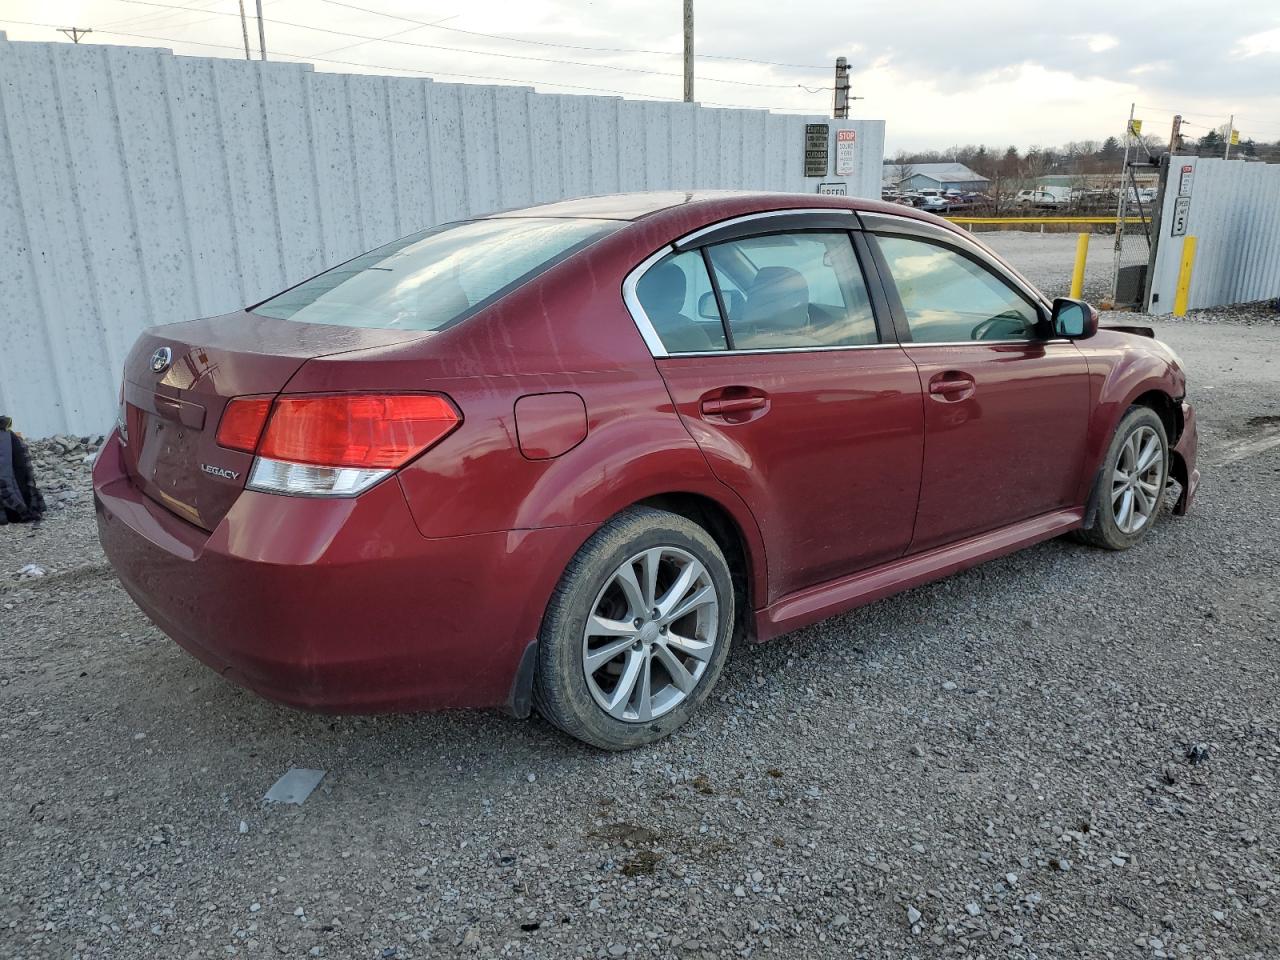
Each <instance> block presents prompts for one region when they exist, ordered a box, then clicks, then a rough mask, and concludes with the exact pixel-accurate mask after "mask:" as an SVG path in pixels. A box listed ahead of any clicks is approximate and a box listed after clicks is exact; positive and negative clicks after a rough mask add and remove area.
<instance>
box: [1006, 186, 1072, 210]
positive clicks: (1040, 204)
mask: <svg viewBox="0 0 1280 960" xmlns="http://www.w3.org/2000/svg"><path fill="white" fill-rule="evenodd" d="M1013 202H1014V204H1015V205H1017V206H1019V207H1030V208H1033V209H1036V210H1056V209H1058V208H1060V207H1065V206H1067V205H1068V204H1069V203H1070V202H1071V201H1070V194H1069V193H1066V194H1064V193H1058V192H1056V191H1053V190H1047V189H1043V188H1039V189H1035V190H1019V191H1018V192H1017V194H1015V195H1014V198H1013Z"/></svg>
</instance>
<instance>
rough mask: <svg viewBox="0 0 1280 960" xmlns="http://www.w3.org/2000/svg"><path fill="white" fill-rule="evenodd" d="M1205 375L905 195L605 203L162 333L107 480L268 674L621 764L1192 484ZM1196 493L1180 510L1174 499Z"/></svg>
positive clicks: (324, 701) (147, 569) (264, 680)
mask: <svg viewBox="0 0 1280 960" xmlns="http://www.w3.org/2000/svg"><path fill="white" fill-rule="evenodd" d="M1185 393H1186V385H1185V377H1184V374H1183V370H1182V366H1181V364H1180V362H1179V360H1178V358H1177V356H1175V355H1174V353H1173V352H1172V351H1171V350H1169V348H1168V347H1166V346H1164V345H1163V344H1161V343H1160V342H1159V341H1157V340H1155V339H1154V338H1153V336H1152V334H1151V331H1150V330H1146V329H1144V328H1121V327H1116V328H1111V329H1107V328H1102V329H1099V327H1098V315H1097V313H1095V312H1094V311H1093V310H1092V309H1091V308H1090V307H1089V306H1088V305H1087V304H1085V303H1082V302H1080V301H1075V300H1066V299H1059V300H1053V301H1050V300H1049V299H1047V298H1046V297H1045V296H1043V295H1042V294H1041V293H1040V292H1039V291H1037V290H1036V289H1035V287H1033V286H1032V285H1031V284H1030V283H1028V282H1027V281H1026V280H1025V279H1024V278H1023V277H1022V276H1021V275H1019V273H1018V272H1017V271H1016V270H1014V269H1013V268H1012V267H1010V266H1009V265H1008V264H1007V263H1005V262H1004V261H1002V260H1001V259H1000V258H999V257H998V256H996V255H995V254H994V253H992V252H991V251H990V250H988V249H987V248H986V247H985V246H983V245H982V244H981V243H980V242H978V241H977V240H976V239H974V238H973V237H971V236H969V235H968V234H966V233H964V232H963V231H960V230H958V229H956V228H954V227H952V226H951V225H950V224H948V223H946V222H945V221H943V220H940V219H938V218H936V217H933V216H931V215H929V214H926V213H921V212H918V211H913V210H908V209H905V208H903V207H901V206H897V205H891V204H885V203H880V202H878V201H860V200H851V199H846V198H843V197H823V196H805V195H788V194H731V193H648V194H631V195H620V196H611V197H593V198H588V199H582V200H572V201H565V202H559V203H551V204H547V205H543V206H536V207H530V208H527V209H523V210H514V211H505V212H501V213H495V214H493V215H490V216H486V217H478V218H476V219H472V220H465V221H460V222H457V223H447V224H444V225H442V226H437V227H433V228H431V229H429V230H425V231H423V232H421V233H417V234H414V235H412V236H409V237H405V238H404V239H401V240H397V241H395V242H393V243H390V244H387V245H386V246H384V247H380V248H378V249H377V250H374V251H372V252H370V253H366V254H364V255H363V256H360V257H357V258H356V259H354V260H351V261H350V262H348V263H345V264H342V265H341V266H338V267H335V268H333V269H331V270H328V271H326V272H325V273H322V274H320V275H318V276H316V277H313V278H311V279H310V280H306V281H304V282H303V283H300V284H299V285H297V286H295V287H292V288H291V289H288V290H285V291H284V292H283V293H280V294H278V295H276V296H274V297H272V298H270V299H269V300H266V301H264V302H262V303H258V304H255V305H253V306H250V307H248V308H246V309H245V310H242V311H239V312H237V313H233V314H229V315H227V316H221V317H214V318H210V319H203V320H193V321H190V322H186V323H177V324H172V325H168V326H162V327H155V328H152V329H150V330H148V331H146V332H145V333H144V334H143V335H142V336H141V337H140V338H139V340H138V342H137V344H136V345H135V346H134V348H133V350H132V352H131V354H130V356H129V359H128V362H127V367H126V369H125V371H124V383H123V387H122V391H121V402H120V412H119V423H118V425H117V427H116V429H115V430H114V431H113V433H112V434H111V437H110V439H109V441H108V442H107V445H106V447H105V448H104V450H103V452H102V454H101V455H100V457H99V458H98V461H97V463H96V465H95V468H94V490H95V495H96V496H95V500H96V506H97V515H98V528H99V534H100V537H101V540H102V544H103V547H104V548H105V550H106V553H107V556H108V557H109V558H110V560H111V563H112V564H113V565H114V567H115V569H116V571H117V573H118V574H119V576H120V579H121V581H122V582H123V584H124V586H125V588H126V589H127V590H128V591H129V594H130V595H131V596H132V597H133V598H134V600H135V601H136V602H137V603H138V605H139V606H140V607H141V608H142V610H143V611H144V612H145V613H146V614H147V616H148V617H150V618H151V620H152V621H154V622H155V623H156V625H157V626H159V627H160V629H161V630H163V631H164V632H165V633H167V634H168V635H169V636H171V637H172V638H173V639H174V640H176V641H177V642H178V643H179V644H181V645H182V646H183V647H184V648H185V649H186V650H188V651H190V652H191V653H192V654H193V655H195V656H196V657H198V658H199V659H200V660H202V661H204V662H205V663H206V664H208V665H209V666H210V667H212V668H213V669H215V670H217V671H218V672H219V673H221V674H223V675H224V676H226V677H228V678H229V679H232V680H234V681H236V682H238V683H241V684H243V685H245V686H247V687H249V688H251V689H253V690H255V691H257V692H259V693H260V694H262V695H264V696H267V697H271V698H274V699H276V700H280V701H283V702H285V703H288V704H293V705H297V706H300V707H306V708H312V709H320V710H330V711H349V712H372V711H402V710H433V709H442V708H450V707H505V708H506V709H507V710H509V711H510V712H511V713H513V714H515V715H517V716H527V715H528V714H529V713H530V712H531V711H532V710H534V709H536V710H537V711H539V712H540V713H541V714H542V715H543V716H544V717H546V718H547V719H548V720H550V721H551V722H552V723H554V724H555V725H557V726H558V727H560V728H561V729H562V730H564V731H565V732H567V733H568V734H570V735H572V736H574V737H578V738H580V739H582V740H584V741H586V742H588V743H591V744H594V745H596V746H598V747H603V748H609V749H623V748H628V747H635V746H638V745H640V744H644V743H648V742H651V741H653V740H655V739H657V738H659V737H662V736H665V735H667V734H669V733H671V732H672V731H673V730H675V729H676V728H678V727H679V726H680V725H681V724H683V723H685V722H686V721H687V720H688V719H689V717H690V715H691V714H692V713H693V711H694V710H696V709H697V708H698V706H699V705H700V704H702V703H703V702H704V701H705V700H706V699H707V697H708V696H709V695H710V693H711V690H712V689H713V687H714V686H715V683H716V680H717V678H718V677H719V676H720V673H721V671H722V670H723V669H724V665H725V661H726V659H727V658H728V656H729V653H730V650H731V648H732V647H733V645H734V644H737V643H743V642H753V641H764V640H769V639H771V638H773V637H776V636H778V635H779V634H782V633H786V632H788V631H791V630H795V629H797V628H799V627H803V626H805V625H806V624H811V623H814V622H815V621H818V620H821V619H823V618H825V617H830V616H833V615H835V614H838V613H841V612H842V611H846V610H849V609H851V608H853V607H856V606H858V605H860V604H865V603H868V602H871V601H873V600H876V599H878V598H881V597H885V596H888V595H889V594H892V593H895V592H898V591H901V590H904V589H906V588H908V587H911V586H914V585H916V584H920V583H924V582H926V581H928V580H933V579H936V578H938V577H943V576H946V575H948V574H950V573H954V572H955V571H957V570H961V569H963V568H965V567H969V566H972V565H974V564H977V563H980V562H982V561H984V560H988V559H991V558H993V557H998V556H1001V555H1002V554H1006V553H1009V552H1011V551H1013V550H1017V549H1019V548H1021V547H1025V546H1027V545H1029V544H1033V543H1036V542H1038V541H1042V540H1046V539H1048V538H1050V537H1057V536H1060V535H1063V534H1068V533H1071V534H1074V535H1075V536H1076V537H1078V538H1079V539H1082V540H1084V541H1085V542H1087V543H1090V544H1094V545H1097V546H1099V547H1104V548H1109V549H1112V550H1121V549H1125V548H1128V547H1132V546H1134V545H1135V544H1137V543H1138V542H1139V541H1140V540H1141V539H1142V538H1143V537H1144V536H1145V535H1146V534H1147V533H1148V532H1149V531H1150V529H1151V527H1152V525H1153V524H1154V523H1155V522H1156V521H1157V518H1158V517H1159V516H1160V514H1161V511H1162V507H1163V506H1164V505H1167V503H1168V501H1173V512H1174V513H1183V512H1185V511H1186V510H1187V509H1188V507H1189V506H1190V504H1191V501H1192V497H1193V496H1194V494H1195V489H1196V482H1197V479H1198V472H1197V470H1196V462H1195V461H1196V427H1195V419H1194V416H1193V413H1192V409H1191V407H1190V406H1189V405H1188V404H1187V403H1186V401H1185V399H1184V397H1185ZM1175 494H1176V496H1175Z"/></svg>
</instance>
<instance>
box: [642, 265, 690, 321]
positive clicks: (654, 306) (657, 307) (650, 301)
mask: <svg viewBox="0 0 1280 960" xmlns="http://www.w3.org/2000/svg"><path fill="white" fill-rule="evenodd" d="M686 287H687V281H686V280H685V276H684V271H683V270H681V269H680V268H679V267H678V266H676V265H675V264H674V263H672V262H671V261H670V260H668V261H666V262H665V263H660V264H658V265H657V266H656V267H654V268H653V269H652V270H650V271H648V272H647V273H646V274H645V275H644V276H643V277H641V278H640V282H639V283H637V284H636V295H637V296H638V297H639V298H640V302H641V304H643V305H644V309H645V312H646V313H651V314H654V315H656V316H659V317H667V316H670V315H671V314H673V313H679V312H680V309H681V308H682V307H683V306H684V295H685V288H686Z"/></svg>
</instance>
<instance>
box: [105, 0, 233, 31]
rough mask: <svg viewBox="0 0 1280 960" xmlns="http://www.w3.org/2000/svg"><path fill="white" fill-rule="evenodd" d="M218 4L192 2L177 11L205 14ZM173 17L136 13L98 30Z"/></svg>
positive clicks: (213, 1) (204, 0)
mask: <svg viewBox="0 0 1280 960" xmlns="http://www.w3.org/2000/svg"><path fill="white" fill-rule="evenodd" d="M217 3H218V0H192V2H191V3H184V4H181V5H180V7H178V8H177V9H180V10H187V11H190V12H192V13H203V12H205V10H207V9H208V8H209V7H210V6H213V5H215V4H217ZM172 16H173V14H172V13H136V14H134V15H133V16H131V17H124V18H123V19H120V20H110V21H108V22H107V23H104V24H102V25H101V26H100V27H99V28H98V29H99V30H108V29H110V28H111V27H123V26H125V25H128V24H132V25H134V26H137V25H138V23H140V22H142V21H144V20H156V21H164V20H166V19H168V18H169V17H172ZM200 22H202V21H199V20H197V21H196V23H200ZM178 25H181V26H189V25H190V24H175V26H178ZM152 26H158V23H156V24H152Z"/></svg>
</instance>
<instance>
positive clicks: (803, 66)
mask: <svg viewBox="0 0 1280 960" xmlns="http://www.w3.org/2000/svg"><path fill="white" fill-rule="evenodd" d="M322 2H324V3H329V4H332V5H333V6H335V7H346V8H347V9H348V10H359V11H360V12H361V13H371V14H373V15H374V16H376V17H388V18H389V19H392V20H403V21H405V22H406V23H417V24H420V25H421V26H424V27H435V28H436V29H438V30H448V31H450V32H451V33H465V34H467V35H468V36H472V37H486V38H487V39H490V40H505V41H507V42H508V43H528V44H532V45H534V46H539V47H559V48H561V49H563V50H587V51H591V52H593V53H643V54H647V55H649V56H654V57H680V56H683V55H684V54H683V52H681V51H678V50H642V49H639V48H637V47H590V46H583V45H581V44H576V43H555V42H553V41H551V40H527V39H525V38H523V37H512V36H508V35H506V34H501V33H482V32H480V31H478V30H463V29H462V28H461V27H442V26H439V24H435V23H428V22H427V21H425V20H415V19H414V18H413V17H405V16H401V15H400V14H397V13H384V12H383V11H381V10H370V9H369V8H368V7H361V6H357V5H356V4H354V3H345V2H344V0H322ZM694 56H695V57H697V58H698V59H701V60H736V61H738V62H740V63H757V64H762V65H764V66H767V67H788V68H790V69H792V70H826V69H828V67H827V66H826V65H822V66H819V65H817V64H813V63H779V62H778V61H776V60H756V59H753V58H751V57H731V56H725V55H723V54H715V53H697V54H694Z"/></svg>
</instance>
